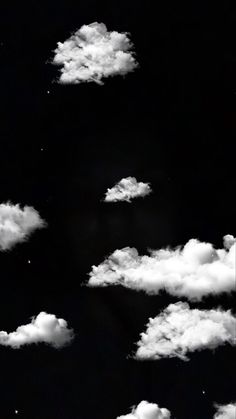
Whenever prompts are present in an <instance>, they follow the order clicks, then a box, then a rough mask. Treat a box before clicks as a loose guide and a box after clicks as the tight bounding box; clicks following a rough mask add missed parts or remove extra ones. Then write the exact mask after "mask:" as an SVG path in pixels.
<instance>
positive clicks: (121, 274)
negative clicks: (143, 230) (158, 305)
mask: <svg viewBox="0 0 236 419" xmlns="http://www.w3.org/2000/svg"><path fill="white" fill-rule="evenodd" d="M89 276H90V279H89V281H88V286H90V287H104V286H111V285H122V286H124V287H127V288H131V289H134V290H137V291H139V290H143V291H145V292H146V293H148V294H159V293H160V292H161V291H165V292H167V293H169V294H171V295H173V296H178V297H186V298H188V299H189V300H196V301H197V300H201V299H202V298H203V297H205V296H207V295H211V294H212V295H217V294H220V293H223V292H228V293H229V292H232V291H235V290H236V283H235V238H234V237H233V236H232V235H229V234H228V235H226V236H225V237H224V248H223V249H215V248H214V247H213V245H212V244H211V243H205V242H200V241H198V240H196V239H192V240H189V242H188V243H186V244H185V246H184V247H183V248H182V247H177V248H176V249H170V248H166V249H159V250H152V251H150V255H145V256H140V255H139V254H138V251H137V250H136V249H135V248H130V247H125V248H123V249H121V250H115V251H114V252H113V253H112V254H111V255H110V256H109V257H108V258H107V259H105V260H104V261H103V262H102V263H101V264H100V265H98V266H93V267H92V271H91V272H90V273H89Z"/></svg>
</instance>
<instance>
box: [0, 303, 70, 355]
mask: <svg viewBox="0 0 236 419" xmlns="http://www.w3.org/2000/svg"><path fill="white" fill-rule="evenodd" d="M73 336H74V334H73V330H72V329H68V327H67V322H66V320H64V319H60V318H57V317H56V316H55V315H54V314H48V313H45V312H43V311H42V312H41V313H39V314H38V316H37V317H33V318H32V320H31V322H30V323H29V324H26V325H23V326H19V327H18V328H17V329H16V331H15V332H11V333H7V332H4V331H0V345H2V346H9V347H11V348H13V349H19V348H20V347H21V346H24V345H30V344H35V343H45V344H48V345H50V346H53V347H54V348H61V347H63V346H65V345H67V344H69V343H70V342H71V340H72V339H73Z"/></svg>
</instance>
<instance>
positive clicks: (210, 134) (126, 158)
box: [0, 0, 236, 419]
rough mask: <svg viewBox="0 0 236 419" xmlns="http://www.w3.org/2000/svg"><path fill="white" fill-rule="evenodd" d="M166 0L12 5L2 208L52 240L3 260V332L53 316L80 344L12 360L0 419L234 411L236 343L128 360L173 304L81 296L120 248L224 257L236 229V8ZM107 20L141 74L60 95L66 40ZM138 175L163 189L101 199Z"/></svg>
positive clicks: (4, 59)
mask: <svg viewBox="0 0 236 419" xmlns="http://www.w3.org/2000/svg"><path fill="white" fill-rule="evenodd" d="M157 3H158V2H156V1H145V2H144V3H143V2H136V1H134V0H132V1H131V0H119V1H118V0H110V1H105V0H101V1H97V2H96V1H95V0H87V1H86V2H81V1H79V0H77V1H70V0H68V1H65V0H61V1H57V2H55V1H50V2H46V1H44V2H43V1H41V2H36V1H35V0H31V1H24V2H15V4H14V2H4V4H2V5H1V9H0V28H1V29H0V43H1V45H0V57H1V66H0V73H1V75H0V90H1V125H0V133H1V151H0V167H1V175H0V202H6V201H8V200H10V201H11V202H13V203H21V204H23V205H25V204H27V205H32V206H34V207H35V208H36V209H37V210H38V211H39V212H40V214H41V216H42V217H43V218H44V219H45V220H47V222H48V228H47V229H45V230H42V231H39V232H37V233H35V234H34V235H33V236H32V237H31V239H30V240H29V241H28V242H27V243H24V244H21V245H18V246H16V247H15V248H14V249H13V250H12V251H11V252H8V253H1V254H0V266H1V283H2V299H1V305H0V330H8V331H12V330H15V329H16V328H17V327H18V326H19V325H21V324H25V323H26V322H27V320H28V319H29V317H30V316H33V315H36V314H38V313H39V312H40V311H42V310H45V311H47V312H49V313H54V314H56V315H57V316H59V317H63V318H65V319H66V320H67V321H68V323H69V326H70V327H73V328H74V330H75V332H76V338H75V340H74V342H73V344H72V345H71V346H70V347H68V348H65V349H62V350H59V351H55V350H54V349H52V348H50V347H47V346H44V345H38V346H33V345H32V346H29V347H23V348H22V349H20V350H18V351H16V350H11V349H10V348H0V368H1V369H0V371H1V391H0V418H4V419H7V418H12V417H15V414H14V410H15V409H18V410H19V415H18V417H20V418H27V419H41V418H42V419H47V418H48V419H49V418H50V419H61V418H62V419H64V418H65V419H75V418H80V419H91V418H96V419H116V418H117V416H119V415H122V414H127V413H128V412H129V410H130V406H132V405H135V404H138V403H139V402H140V401H141V400H148V401H150V402H155V403H158V404H159V405H160V406H161V407H166V408H168V409H169V410H170V411H171V412H172V415H173V417H174V418H176V419H190V418H191V419H199V418H201V419H211V418H213V414H214V409H213V403H214V402H215V401H217V402H219V403H228V402H230V401H232V400H233V399H235V389H234V386H235V372H234V371H233V368H232V365H233V359H234V351H233V348H231V347H221V348H218V349H217V350H216V351H215V352H214V353H212V352H210V351H203V352H199V353H194V354H192V355H191V357H190V358H191V360H190V362H187V363H185V362H183V361H180V360H178V359H171V360H170V359H169V360H161V361H158V362H141V363H138V362H136V361H134V360H133V359H131V358H128V359H127V355H129V354H131V353H132V352H133V351H134V349H135V346H134V342H135V341H137V340H138V337H139V333H140V332H141V331H142V330H143V328H144V325H145V324H146V323H147V320H148V317H149V316H155V315H157V314H158V313H159V311H160V310H161V309H163V308H165V307H166V305H168V304H169V303H170V302H172V301H173V302H175V301H176V300H175V299H174V298H171V297H170V296H165V295H162V296H156V297H148V296H146V295H144V294H143V293H136V292H134V291H133V292H131V291H128V290H127V289H119V288H114V289H88V288H86V287H81V284H82V283H84V282H85V281H86V279H87V278H88V277H87V273H88V272H89V271H90V268H91V266H92V265H93V264H95V265H96V264H99V263H100V262H101V261H102V260H103V259H104V257H105V256H106V255H108V254H109V253H110V252H112V251H114V250H115V249H118V248H122V247H124V246H134V247H136V248H137V249H138V250H139V251H140V252H146V250H147V248H154V249H158V248H161V247H164V246H167V245H170V246H176V245H179V244H184V243H185V242H186V241H188V240H189V239H190V238H193V237H194V238H198V239H200V240H203V241H210V242H212V243H214V245H215V246H216V247H221V246H222V237H223V235H225V234H228V233H229V234H235V233H236V232H235V209H234V204H233V200H234V193H233V190H234V188H235V185H234V175H235V173H234V172H235V169H234V166H235V154H234V149H235V134H236V47H235V45H236V44H235V39H236V8H235V9H234V10H233V9H232V8H230V7H229V4H230V2H221V4H220V5H219V6H217V5H216V4H215V3H213V2H212V3H210V2H206V1H202V0H200V1H196V0H195V1H192V0H191V1H190V2H188V4H187V5H186V4H184V3H181V4H180V3H178V2H164V4H163V2H159V3H158V4H157ZM94 21H98V22H104V23H105V24H106V25H107V27H108V30H118V31H128V32H130V33H131V38H132V41H133V42H134V44H135V50H136V53H137V60H138V62H139V63H140V68H139V69H138V70H137V71H136V72H135V73H132V74H129V75H127V76H126V77H125V78H124V79H123V78H122V77H119V76H118V77H115V78H110V79H107V80H106V81H105V85H104V86H99V85H95V84H93V83H88V84H81V85H76V86H75V85H71V86H62V85H59V84H57V83H52V81H53V80H55V78H56V77H57V76H58V74H59V73H58V69H57V68H56V67H54V66H52V65H51V64H50V59H52V57H53V52H52V51H53V49H55V47H56V43H57V42H58V41H64V40H65V39H66V38H68V37H69V36H70V34H71V32H73V31H74V30H76V29H78V28H79V27H81V26H82V25H83V24H89V23H92V22H94ZM48 90H49V91H50V93H49V94H48V93H47V91H48ZM41 148H43V151H41ZM127 176H135V177H137V179H138V180H142V181H147V182H150V183H151V185H152V188H153V190H154V193H153V194H152V195H150V196H149V197H147V198H145V199H144V200H142V199H141V200H135V201H134V202H133V203H132V204H127V203H117V204H114V205H112V204H111V205H108V204H104V203H102V202H101V199H102V197H103V195H104V193H105V191H106V189H107V188H108V187H111V186H112V185H114V184H115V183H116V182H117V181H119V180H120V179H121V178H122V177H127ZM28 260H31V264H28V263H27V261H28ZM233 302H234V298H233V296H229V297H227V298H226V297H222V296H221V297H218V298H215V299H213V298H212V299H211V298H208V299H206V300H205V301H204V302H203V303H201V304H200V306H201V307H204V308H211V307H216V306H218V305H221V306H222V307H224V308H227V309H228V308H231V307H232V305H233ZM203 390H205V391H206V393H205V394H204V395H203V393H202V391H203Z"/></svg>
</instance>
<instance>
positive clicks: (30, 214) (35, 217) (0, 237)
mask: <svg viewBox="0 0 236 419" xmlns="http://www.w3.org/2000/svg"><path fill="white" fill-rule="evenodd" d="M45 225H46V223H45V222H44V221H43V220H42V219H41V218H40V215H39V213H38V212H37V211H36V210H35V209H34V208H33V207H28V206H25V207H23V208H22V209H21V208H20V206H19V205H18V204H17V205H12V204H10V203H7V204H0V250H8V249H11V248H12V247H13V246H15V245H16V244H17V243H19V242H23V241H25V240H27V238H28V237H29V235H30V234H31V233H32V232H33V231H34V230H36V229H39V228H42V227H45Z"/></svg>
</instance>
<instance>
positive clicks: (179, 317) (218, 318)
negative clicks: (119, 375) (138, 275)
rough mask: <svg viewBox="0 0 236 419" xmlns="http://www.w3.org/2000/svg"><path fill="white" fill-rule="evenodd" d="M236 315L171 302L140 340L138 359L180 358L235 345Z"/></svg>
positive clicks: (142, 334)
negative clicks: (221, 346) (191, 307)
mask: <svg viewBox="0 0 236 419" xmlns="http://www.w3.org/2000/svg"><path fill="white" fill-rule="evenodd" d="M235 331H236V317H234V316H233V315H232V314H231V312H230V310H228V311H223V310H221V309H220V308H218V309H212V310H198V309H190V308H189V305H188V304H187V303H183V302H178V303H176V304H170V305H169V306H168V307H167V308H166V309H165V310H164V311H163V312H162V313H160V314H159V315H158V316H157V317H155V318H154V319H152V318H150V319H149V323H148V324H147V329H146V332H145V333H141V335H140V336H141V339H140V341H139V342H138V343H137V346H138V349H137V352H136V359H141V360H142V359H153V360H154V359H160V358H163V357H170V358H173V357H178V358H181V359H183V360H185V361H186V360H188V358H187V356H186V353H188V352H193V351H200V350H203V349H214V348H216V347H218V346H220V345H224V344H226V343H229V344H231V345H236V333H235Z"/></svg>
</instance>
